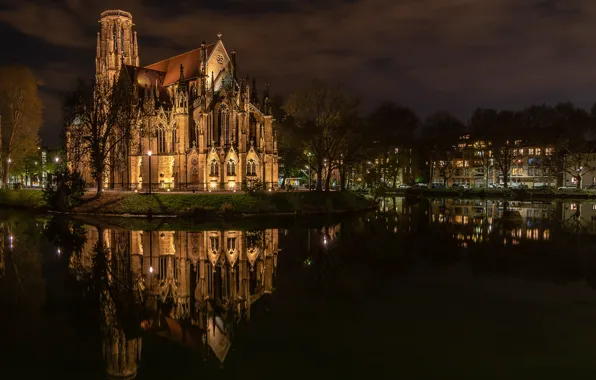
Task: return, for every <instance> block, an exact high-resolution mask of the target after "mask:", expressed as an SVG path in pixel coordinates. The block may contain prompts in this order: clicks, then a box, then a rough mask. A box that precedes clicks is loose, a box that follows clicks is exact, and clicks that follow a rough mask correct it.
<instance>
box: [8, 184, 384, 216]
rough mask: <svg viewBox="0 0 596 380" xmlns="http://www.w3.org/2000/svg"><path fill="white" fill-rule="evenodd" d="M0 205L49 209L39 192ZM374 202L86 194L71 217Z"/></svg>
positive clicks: (302, 209)
mask: <svg viewBox="0 0 596 380" xmlns="http://www.w3.org/2000/svg"><path fill="white" fill-rule="evenodd" d="M0 205H2V206H4V207H11V208H25V209H33V210H49V211H51V207H50V206H49V205H46V204H45V203H44V201H43V198H42V193H41V191H32V190H6V191H1V192H0ZM373 207H375V204H374V202H372V201H370V200H367V199H365V198H363V197H361V196H358V195H355V194H352V193H342V192H330V193H315V192H289V193H282V192H280V193H272V194H257V195H248V194H167V193H161V194H151V195H149V194H137V193H116V192H107V193H104V194H102V196H101V197H100V198H95V197H94V196H93V195H87V196H85V198H84V201H83V203H82V204H81V205H79V206H77V207H75V208H74V209H73V210H72V213H73V214H94V215H154V216H158V215H171V216H213V215H224V216H234V215H236V216H239V215H275V214H278V215H279V214H293V215H300V214H303V215H314V214H326V213H335V212H347V211H356V210H363V209H367V208H373Z"/></svg>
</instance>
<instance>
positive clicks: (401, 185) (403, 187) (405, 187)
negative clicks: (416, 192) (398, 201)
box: [397, 183, 410, 189]
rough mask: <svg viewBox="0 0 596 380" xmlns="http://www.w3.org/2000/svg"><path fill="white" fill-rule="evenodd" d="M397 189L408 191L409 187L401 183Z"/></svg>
mask: <svg viewBox="0 0 596 380" xmlns="http://www.w3.org/2000/svg"><path fill="white" fill-rule="evenodd" d="M397 188H398V189H409V188H410V185H406V184H405V183H401V184H399V185H397Z"/></svg>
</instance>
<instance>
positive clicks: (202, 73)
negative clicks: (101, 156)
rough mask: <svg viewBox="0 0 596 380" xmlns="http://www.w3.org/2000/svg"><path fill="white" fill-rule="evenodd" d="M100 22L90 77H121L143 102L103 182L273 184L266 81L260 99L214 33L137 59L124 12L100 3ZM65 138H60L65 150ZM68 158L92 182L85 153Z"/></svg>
mask: <svg viewBox="0 0 596 380" xmlns="http://www.w3.org/2000/svg"><path fill="white" fill-rule="evenodd" d="M100 24H101V31H100V32H99V33H98V34H97V57H96V78H97V80H98V81H108V83H114V81H115V80H116V78H119V80H125V81H128V84H129V85H130V86H131V88H132V96H135V97H138V98H137V99H136V100H138V102H139V104H140V105H141V109H142V117H141V119H140V121H139V123H138V125H136V126H135V127H134V128H133V133H132V139H131V140H130V141H128V142H127V144H126V146H125V147H123V148H122V149H121V150H120V152H126V153H125V155H126V159H125V160H124V161H125V162H124V164H123V165H119V167H115V166H111V169H110V171H109V173H106V175H105V179H104V187H105V188H116V189H128V190H146V189H147V188H148V186H149V180H151V188H152V189H153V190H158V189H162V190H165V189H176V190H209V191H211V190H236V189H241V187H242V185H243V184H249V183H255V182H262V184H263V186H264V187H265V188H269V189H275V188H277V186H278V155H277V142H276V135H275V131H274V128H273V118H272V116H271V105H270V99H269V88H268V85H267V86H266V88H265V91H264V93H263V95H262V97H261V99H259V96H258V95H257V89H256V81H255V80H254V79H253V80H252V82H251V81H250V80H249V78H248V77H246V78H243V79H239V77H238V76H237V71H236V53H235V52H234V51H232V52H228V51H227V50H226V48H225V47H224V45H223V42H222V40H221V34H220V35H218V40H217V41H216V42H214V43H211V44H206V43H204V42H203V43H202V44H201V45H200V47H199V48H198V49H195V50H192V51H189V52H187V53H184V54H181V55H178V56H175V57H171V58H168V59H165V60H163V61H160V62H157V63H154V64H151V65H147V66H140V61H139V50H138V44H137V33H136V31H134V24H133V22H132V16H131V14H130V13H128V12H123V11H112V10H111V11H105V12H103V13H102V15H101V19H100ZM104 83H105V82H104ZM72 145H74V144H72V143H70V144H69V143H68V142H67V151H68V150H71V149H74V147H73V146H72ZM149 160H151V161H149ZM72 161H73V160H71V162H69V163H70V165H71V167H78V168H79V170H80V171H81V172H82V173H83V174H84V175H85V177H86V178H85V179H86V180H87V182H88V183H93V182H94V181H93V179H92V176H91V173H90V171H89V166H88V165H87V164H86V163H85V160H84V159H83V160H79V161H77V162H72ZM149 167H151V173H149V170H150V169H149Z"/></svg>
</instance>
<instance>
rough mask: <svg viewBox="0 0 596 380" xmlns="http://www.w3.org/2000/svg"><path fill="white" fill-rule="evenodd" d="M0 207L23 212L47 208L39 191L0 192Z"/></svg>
mask: <svg viewBox="0 0 596 380" xmlns="http://www.w3.org/2000/svg"><path fill="white" fill-rule="evenodd" d="M0 207H2V208H16V209H24V210H45V209H46V208H47V207H46V204H45V202H44V200H43V193H42V192H41V191H39V190H0Z"/></svg>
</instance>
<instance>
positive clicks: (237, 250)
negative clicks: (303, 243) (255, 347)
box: [71, 227, 278, 376]
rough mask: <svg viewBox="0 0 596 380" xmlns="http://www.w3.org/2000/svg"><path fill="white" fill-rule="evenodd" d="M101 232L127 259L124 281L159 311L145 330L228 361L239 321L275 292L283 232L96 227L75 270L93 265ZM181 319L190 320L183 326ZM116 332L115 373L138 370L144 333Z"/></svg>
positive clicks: (111, 368) (117, 256)
mask: <svg viewBox="0 0 596 380" xmlns="http://www.w3.org/2000/svg"><path fill="white" fill-rule="evenodd" d="M100 233H101V241H103V243H104V244H105V246H106V247H107V248H109V250H108V252H109V256H110V257H111V260H112V262H115V261H116V260H117V261H118V262H119V263H125V264H124V265H123V266H122V268H124V269H121V270H120V272H118V274H117V276H118V278H119V282H120V283H122V282H124V281H123V279H127V280H126V282H127V283H130V284H133V285H132V288H133V289H136V290H138V291H139V292H140V293H143V304H144V308H145V309H146V310H147V311H148V312H149V314H150V315H151V316H152V317H150V318H149V319H148V320H145V321H142V322H141V323H142V325H143V329H144V330H153V331H154V332H156V333H157V334H159V335H163V336H164V337H166V338H168V339H172V340H174V341H177V342H179V343H184V344H187V345H190V346H194V348H198V349H200V350H203V353H204V354H205V355H209V354H210V353H211V352H212V353H213V354H215V356H216V357H217V358H218V359H219V360H220V361H222V362H223V360H224V359H225V357H226V355H227V352H228V350H229V348H230V346H231V342H232V338H233V329H234V325H235V324H236V323H238V322H240V321H241V320H243V319H244V320H246V319H250V309H251V305H252V304H254V303H255V302H256V301H257V300H259V298H260V297H262V296H263V295H265V294H269V293H272V292H273V290H274V278H275V271H276V267H277V253H278V230H277V229H268V230H260V231H240V230H237V231H222V230H213V231H198V232H186V231H128V230H123V229H104V230H101V231H100V232H98V230H97V229H96V228H91V227H89V228H87V229H86V237H87V241H86V243H85V245H84V247H83V251H82V254H81V255H73V256H71V257H72V260H73V261H72V263H71V267H72V268H85V270H87V271H89V270H91V267H92V259H91V257H92V253H93V249H94V247H95V246H96V244H97V243H98V241H100V235H99V234H100ZM118 266H119V265H115V267H118ZM181 323H187V327H185V330H184V331H182V330H181V327H180V324H181ZM114 336H115V337H116V339H114V338H111V340H109V341H108V342H104V351H105V352H104V354H105V357H106V363H107V365H108V373H111V375H112V376H117V375H118V374H120V375H122V376H124V375H126V376H128V375H130V374H131V373H132V372H134V371H136V363H137V361H138V360H139V358H138V357H137V356H138V355H139V352H138V350H139V349H140V344H141V343H140V338H131V337H127V338H126V339H125V338H124V335H122V332H121V331H120V330H117V329H116V330H114V334H112V337H114ZM119 337H120V338H119ZM137 340H138V341H137ZM114 355H116V356H117V357H115V356H114ZM118 355H119V356H118ZM122 363H129V364H128V366H123V365H122ZM133 370H134V371H133Z"/></svg>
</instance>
